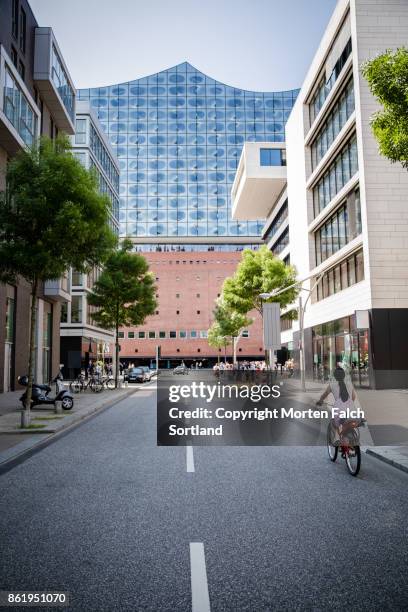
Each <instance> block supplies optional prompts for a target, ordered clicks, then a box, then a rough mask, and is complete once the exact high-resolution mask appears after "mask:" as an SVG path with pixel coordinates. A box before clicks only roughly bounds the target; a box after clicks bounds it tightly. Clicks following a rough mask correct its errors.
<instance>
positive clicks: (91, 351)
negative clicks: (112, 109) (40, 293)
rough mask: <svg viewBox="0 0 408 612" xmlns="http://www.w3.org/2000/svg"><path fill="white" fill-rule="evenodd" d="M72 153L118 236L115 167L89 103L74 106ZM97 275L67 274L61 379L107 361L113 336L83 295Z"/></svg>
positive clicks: (116, 170)
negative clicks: (105, 204)
mask: <svg viewBox="0 0 408 612" xmlns="http://www.w3.org/2000/svg"><path fill="white" fill-rule="evenodd" d="M71 143H72V151H73V154H74V155H75V156H76V157H77V158H78V159H79V161H80V162H81V163H82V164H83V166H84V167H85V168H87V169H93V170H94V171H95V172H96V175H97V178H98V183H99V191H100V193H103V194H106V195H107V196H108V197H109V199H110V201H111V205H112V210H111V214H110V226H111V229H112V231H113V232H114V233H115V234H116V235H118V234H119V165H118V160H117V158H116V156H115V154H114V152H113V150H112V147H111V146H110V144H109V142H108V140H107V138H106V136H105V133H104V131H103V129H102V127H101V125H100V123H99V121H98V119H97V117H96V116H95V114H94V113H93V112H92V110H91V108H90V106H89V102H87V101H86V100H79V101H78V102H77V104H76V116H75V135H74V136H72V137H71ZM99 274H100V268H95V269H93V270H91V271H90V272H89V273H88V274H85V273H82V272H79V271H77V270H71V271H70V287H71V296H70V297H71V299H70V300H69V301H66V302H63V303H62V305H61V363H63V364H64V370H63V371H64V376H65V377H66V378H75V377H76V376H77V375H78V374H79V372H80V371H81V369H83V368H85V369H87V367H88V365H89V362H90V361H97V360H101V361H103V360H104V359H105V358H109V359H111V358H112V356H113V353H114V351H113V350H112V348H113V344H114V333H113V331H112V330H106V329H101V328H100V327H99V326H98V325H96V323H95V321H94V320H93V318H92V310H93V307H92V306H90V305H89V304H88V301H87V296H88V294H89V293H90V291H91V290H92V288H93V285H94V283H95V281H96V279H97V278H98V276H99Z"/></svg>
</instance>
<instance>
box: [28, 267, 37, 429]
mask: <svg viewBox="0 0 408 612" xmlns="http://www.w3.org/2000/svg"><path fill="white" fill-rule="evenodd" d="M37 288H38V280H37V279H35V280H34V281H33V282H32V284H31V322H30V326H31V327H30V344H29V347H28V384H27V393H26V400H25V409H26V414H27V421H28V422H29V420H30V409H31V397H32V394H33V381H34V359H35V355H34V347H35V328H36V321H37Z"/></svg>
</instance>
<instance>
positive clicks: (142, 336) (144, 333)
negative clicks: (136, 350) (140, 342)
mask: <svg viewBox="0 0 408 612" xmlns="http://www.w3.org/2000/svg"><path fill="white" fill-rule="evenodd" d="M138 335H139V338H146V332H144V331H140V332H139V334H138Z"/></svg>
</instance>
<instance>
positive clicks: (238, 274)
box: [222, 245, 299, 318]
mask: <svg viewBox="0 0 408 612" xmlns="http://www.w3.org/2000/svg"><path fill="white" fill-rule="evenodd" d="M294 283H296V270H295V268H294V267H293V266H287V265H285V264H284V263H283V261H282V260H281V259H279V258H278V257H275V256H274V255H273V253H272V252H271V251H270V250H269V249H268V248H267V247H266V245H263V246H261V248H260V249H259V250H258V251H251V250H249V249H245V251H244V252H243V253H242V258H241V261H240V263H239V264H238V267H237V269H236V271H235V274H234V275H233V276H231V277H229V278H226V279H225V281H224V285H223V292H222V296H223V300H224V302H225V304H226V306H227V307H228V308H230V309H231V310H233V311H237V312H239V313H241V314H244V315H246V314H247V313H248V312H250V311H251V310H253V309H255V310H257V311H258V312H259V313H260V314H261V315H262V302H263V300H262V298H260V297H259V296H260V294H261V293H271V292H272V291H273V290H275V289H276V290H279V289H283V288H284V287H289V286H290V285H293V284H294ZM298 292H299V290H298V289H297V287H292V288H289V289H288V290H287V291H285V292H283V293H281V294H280V295H278V296H277V297H274V298H271V299H270V300H267V301H270V302H279V303H280V305H281V307H282V308H285V307H286V306H288V305H289V304H292V303H293V302H294V300H295V299H296V297H297V295H298ZM292 312H293V311H292ZM287 316H288V317H291V318H293V316H294V315H293V314H288V315H287Z"/></svg>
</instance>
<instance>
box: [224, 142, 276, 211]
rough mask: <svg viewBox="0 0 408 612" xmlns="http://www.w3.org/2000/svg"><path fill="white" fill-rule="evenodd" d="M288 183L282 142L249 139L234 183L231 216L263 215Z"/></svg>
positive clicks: (243, 150)
mask: <svg viewBox="0 0 408 612" xmlns="http://www.w3.org/2000/svg"><path fill="white" fill-rule="evenodd" d="M285 185H286V148H285V144H284V143H282V142H246V143H245V144H244V147H243V149H242V154H241V158H240V160H239V164H238V169H237V173H236V175H235V180H234V183H233V185H232V191H231V197H232V218H233V219H236V220H238V221H244V220H247V221H252V220H256V219H264V218H265V217H267V216H268V214H269V211H270V210H271V208H272V207H273V205H274V204H275V202H276V200H277V199H278V197H279V195H280V194H281V192H282V190H283V188H284V187H285Z"/></svg>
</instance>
